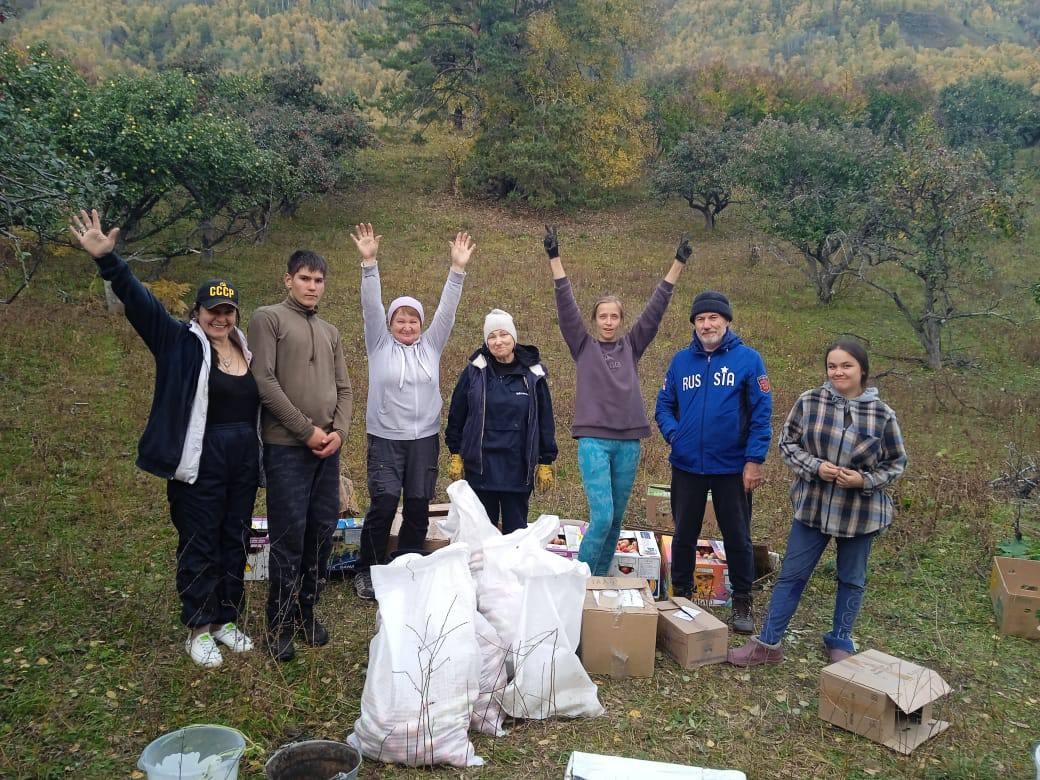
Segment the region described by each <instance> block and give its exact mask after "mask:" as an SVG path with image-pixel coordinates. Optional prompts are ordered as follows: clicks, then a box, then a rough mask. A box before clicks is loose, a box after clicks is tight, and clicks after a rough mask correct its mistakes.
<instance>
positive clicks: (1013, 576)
mask: <svg viewBox="0 0 1040 780" xmlns="http://www.w3.org/2000/svg"><path fill="white" fill-rule="evenodd" d="M989 595H990V598H991V599H992V601H993V612H994V614H995V615H996V618H997V628H998V629H999V630H1000V633H1001V634H1004V635H1007V636H1023V637H1026V638H1027V639H1040V561H1030V560H1026V559H1023V558H1002V557H1000V556H997V557H996V558H994V559H993V571H992V573H991V574H990V578H989Z"/></svg>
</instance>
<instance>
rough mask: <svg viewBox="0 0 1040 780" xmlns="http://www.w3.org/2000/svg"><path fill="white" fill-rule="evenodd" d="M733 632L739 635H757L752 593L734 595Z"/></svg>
mask: <svg viewBox="0 0 1040 780" xmlns="http://www.w3.org/2000/svg"><path fill="white" fill-rule="evenodd" d="M732 623H733V630H734V631H735V632H736V633H738V634H753V633H755V613H754V610H753V609H752V602H751V594H750V593H734V594H733V615H732Z"/></svg>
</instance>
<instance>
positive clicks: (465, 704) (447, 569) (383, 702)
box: [351, 544, 484, 767]
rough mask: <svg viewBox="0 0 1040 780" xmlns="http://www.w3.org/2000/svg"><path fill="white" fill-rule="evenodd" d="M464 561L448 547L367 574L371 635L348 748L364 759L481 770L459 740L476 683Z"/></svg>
mask: <svg viewBox="0 0 1040 780" xmlns="http://www.w3.org/2000/svg"><path fill="white" fill-rule="evenodd" d="M468 561H469V548H468V547H467V546H466V545H464V544H453V545H449V546H448V547H444V548H442V549H440V550H437V551H436V552H434V553H432V554H431V555H429V556H425V557H423V556H420V555H404V556H401V557H400V558H397V559H395V560H394V561H393V562H392V563H390V564H389V565H387V566H373V567H372V570H371V571H372V586H373V588H374V590H375V592H376V598H377V599H378V600H379V627H378V630H377V632H376V635H375V637H374V638H373V639H372V642H371V644H370V646H369V654H368V674H367V676H366V678H365V687H364V691H363V692H362V694H361V717H360V718H358V720H357V722H356V723H355V724H354V734H353V737H354V739H352V740H351V742H352V743H353V744H354V745H355V746H356V747H358V748H359V749H360V751H361V753H362V754H363V755H364V756H365V757H366V758H371V759H375V760H377V761H385V762H394V763H400V764H406V765H408V766H429V765H434V764H451V765H452V766H458V767H466V766H482V765H483V763H484V762H483V759H481V758H480V757H479V756H477V755H476V754H475V751H474V748H473V744H472V743H471V742H470V740H469V735H468V733H467V729H468V728H469V722H470V714H471V712H472V711H473V706H474V703H475V702H476V699H477V694H478V687H479V679H480V650H479V648H478V646H477V636H476V629H475V625H474V614H475V612H476V594H475V591H474V586H473V580H472V578H471V577H470V575H469V570H468Z"/></svg>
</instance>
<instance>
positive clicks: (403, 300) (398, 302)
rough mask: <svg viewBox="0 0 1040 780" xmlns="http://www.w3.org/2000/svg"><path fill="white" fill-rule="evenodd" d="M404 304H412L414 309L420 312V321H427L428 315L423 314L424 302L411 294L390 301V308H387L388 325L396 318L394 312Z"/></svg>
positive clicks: (423, 322)
mask: <svg viewBox="0 0 1040 780" xmlns="http://www.w3.org/2000/svg"><path fill="white" fill-rule="evenodd" d="M402 306H411V307H412V308H413V309H415V310H416V311H417V312H419V323H420V324H425V323H426V315H425V314H423V308H422V304H421V303H419V301H417V300H415V298H413V297H412V296H410V295H402V296H401V297H400V298H394V299H393V300H392V301H390V308H389V309H387V310H386V324H387V325H389V324H390V321H391V320H392V319H393V318H394V312H396V311H397V310H398V309H400V308H401V307H402Z"/></svg>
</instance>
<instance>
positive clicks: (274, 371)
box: [249, 250, 353, 661]
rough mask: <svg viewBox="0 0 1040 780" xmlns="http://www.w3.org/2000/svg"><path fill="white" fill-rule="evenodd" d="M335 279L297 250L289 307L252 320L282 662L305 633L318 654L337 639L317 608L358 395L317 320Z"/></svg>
mask: <svg viewBox="0 0 1040 780" xmlns="http://www.w3.org/2000/svg"><path fill="white" fill-rule="evenodd" d="M327 272H328V266H327V264H326V263H325V259H324V258H323V257H321V256H320V255H318V254H315V253H314V252H310V251H306V250H298V251H296V252H294V253H293V254H292V256H291V257H290V258H289V263H288V268H287V271H286V274H285V289H286V291H287V293H288V294H287V295H286V298H285V300H284V301H282V302H281V303H279V304H275V305H274V306H263V307H261V308H259V309H257V310H256V311H255V312H254V313H253V317H252V319H251V320H250V322H249V344H250V346H251V347H252V349H253V365H252V371H253V376H254V377H255V378H256V384H257V387H258V389H259V391H260V400H261V402H262V403H263V413H262V415H261V429H262V430H261V433H262V438H263V442H264V471H265V472H266V477H267V523H268V531H269V533H270V537H271V564H270V582H269V588H268V594H267V643H268V648H269V650H270V652H271V655H272V656H273V657H274V658H275V659H277V660H279V661H290V660H292V659H293V658H294V657H295V655H296V649H295V647H294V646H293V640H294V638H295V637H296V635H297V632H298V633H299V635H300V636H301V637H302V639H303V641H304V642H306V643H307V644H308V645H311V646H312V647H319V646H321V645H324V644H326V643H327V642H328V641H329V633H328V631H327V630H326V629H325V627H324V626H323V625H322V624H321V622H320V621H318V619H317V618H316V617H315V616H314V605H315V604H317V602H318V598H319V596H320V595H321V589H322V587H323V586H324V584H325V579H326V576H327V567H328V559H329V553H330V551H331V549H332V532H333V531H334V530H335V528H336V520H337V518H338V516H339V452H340V448H341V447H342V446H343V443H344V442H345V441H346V438H347V429H348V428H349V426H350V413H351V405H352V402H353V392H352V391H351V387H350V379H349V377H348V376H347V368H346V363H345V362H344V360H343V348H342V346H341V343H340V337H339V331H338V330H336V328H335V327H333V326H332V325H330V324H329V323H328V322H326V321H325V320H323V319H321V318H320V317H319V316H318V313H317V311H318V309H317V307H318V301H319V300H320V299H321V296H322V294H323V293H324V292H325V275H326V274H327Z"/></svg>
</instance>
